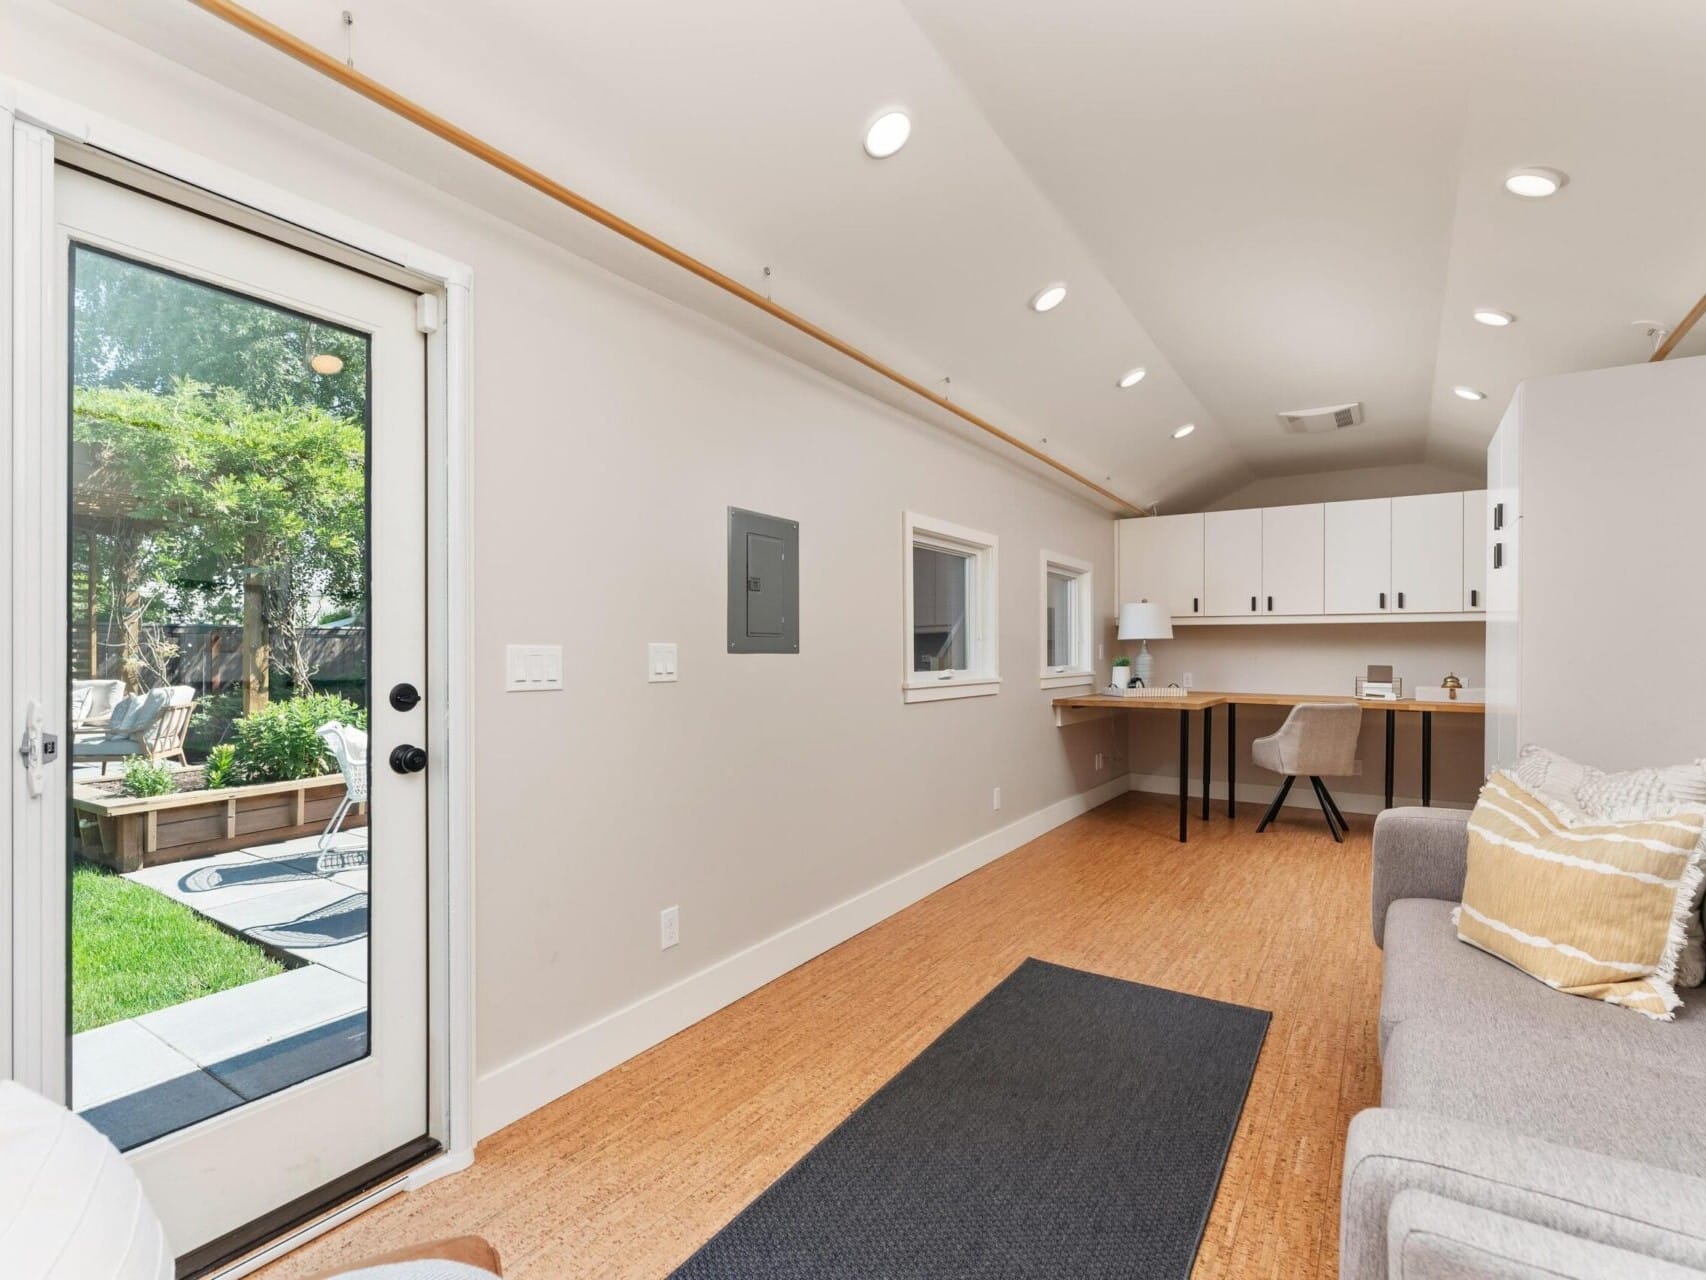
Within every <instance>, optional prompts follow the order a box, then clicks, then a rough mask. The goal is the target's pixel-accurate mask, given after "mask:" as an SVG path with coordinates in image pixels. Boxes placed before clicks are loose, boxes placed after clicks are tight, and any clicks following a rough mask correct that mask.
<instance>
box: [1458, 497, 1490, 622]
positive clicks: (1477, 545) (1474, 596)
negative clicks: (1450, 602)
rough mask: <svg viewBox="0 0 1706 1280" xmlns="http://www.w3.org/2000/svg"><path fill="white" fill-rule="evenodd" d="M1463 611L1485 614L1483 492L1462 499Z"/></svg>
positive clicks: (1485, 574)
mask: <svg viewBox="0 0 1706 1280" xmlns="http://www.w3.org/2000/svg"><path fill="white" fill-rule="evenodd" d="M1463 608H1464V609H1465V610H1467V611H1468V612H1470V613H1485V612H1486V611H1487V491H1486V490H1485V489H1476V490H1473V491H1471V492H1469V493H1466V494H1464V495H1463Z"/></svg>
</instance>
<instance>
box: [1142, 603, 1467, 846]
mask: <svg viewBox="0 0 1706 1280" xmlns="http://www.w3.org/2000/svg"><path fill="white" fill-rule="evenodd" d="M1485 634H1486V628H1485V626H1484V625H1483V624H1481V623H1479V622H1438V623H1432V622H1406V623H1399V622H1392V623H1368V624H1362V625H1355V624H1343V623H1339V624H1322V625H1311V624H1303V625H1297V626H1268V627H1196V626H1192V627H1177V628H1175V629H1174V631H1173V639H1171V640H1156V641H1151V642H1150V646H1149V648H1150V652H1151V653H1153V654H1154V656H1155V675H1156V679H1157V680H1159V681H1160V682H1161V683H1163V684H1167V683H1171V682H1173V681H1177V680H1180V679H1181V677H1182V676H1183V675H1184V673H1186V672H1189V673H1190V674H1191V678H1192V683H1193V684H1194V685H1195V687H1196V688H1199V689H1248V690H1255V691H1261V692H1268V693H1330V694H1348V693H1353V692H1355V688H1356V685H1355V681H1356V677H1357V676H1358V675H1360V674H1362V673H1363V672H1364V671H1366V669H1367V667H1368V665H1369V664H1370V663H1371V662H1373V663H1390V664H1391V666H1392V669H1393V673H1394V674H1395V675H1398V676H1401V677H1402V678H1403V680H1404V687H1405V689H1406V691H1408V690H1411V689H1414V688H1416V687H1418V686H1422V685H1438V684H1439V682H1440V681H1441V680H1442V679H1444V678H1445V676H1446V674H1447V673H1448V672H1451V673H1455V674H1456V675H1457V676H1458V677H1459V678H1460V679H1461V680H1462V681H1463V683H1464V684H1465V685H1467V686H1469V687H1471V688H1478V687H1480V686H1481V684H1482V681H1483V671H1484V666H1483V663H1484V660H1485ZM1285 716H1286V711H1285V708H1283V707H1255V706H1245V707H1239V708H1238V793H1239V799H1241V800H1257V799H1259V800H1261V801H1263V802H1264V803H1265V802H1266V801H1267V800H1269V799H1271V798H1272V796H1273V792H1274V789H1275V788H1276V787H1277V786H1278V785H1279V778H1278V776H1277V775H1275V774H1271V773H1269V772H1267V771H1266V770H1265V769H1258V768H1257V767H1256V766H1255V764H1254V763H1252V762H1251V759H1250V740H1251V739H1252V738H1257V737H1261V736H1262V735H1264V734H1268V733H1272V732H1273V731H1274V730H1275V729H1277V728H1279V726H1280V722H1281V721H1283V720H1284V719H1285ZM1171 719H1172V718H1171V717H1162V718H1161V719H1152V718H1151V717H1150V716H1146V715H1145V716H1132V717H1131V720H1132V721H1133V724H1132V727H1131V744H1130V752H1131V754H1130V765H1129V768H1130V770H1131V772H1132V773H1133V774H1135V775H1136V776H1137V778H1138V779H1139V785H1140V786H1141V787H1142V788H1143V789H1146V790H1158V791H1175V790H1176V789H1177V787H1178V781H1177V780H1178V776H1179V772H1178V758H1179V745H1178V734H1177V730H1176V729H1175V727H1174V726H1173V724H1172V723H1171ZM1215 731H1216V738H1215V746H1214V753H1213V768H1212V770H1211V777H1212V779H1213V780H1214V783H1215V784H1216V790H1215V794H1218V795H1223V794H1225V791H1224V788H1225V781H1226V738H1225V732H1226V719H1225V713H1224V712H1216V713H1215ZM1385 733H1386V726H1385V717H1384V716H1383V715H1382V714H1381V713H1379V712H1374V711H1371V712H1369V713H1367V714H1366V715H1365V716H1364V717H1363V727H1362V740H1361V742H1360V743H1359V744H1358V747H1357V755H1358V757H1359V758H1360V759H1361V761H1362V766H1363V774H1362V776H1361V777H1360V778H1347V779H1345V780H1343V781H1342V782H1341V781H1338V780H1329V786H1331V787H1332V789H1333V795H1334V798H1335V799H1337V800H1338V802H1339V807H1340V808H1342V809H1347V810H1349V809H1353V808H1354V809H1357V810H1359V811H1364V812H1371V811H1374V810H1377V809H1378V808H1379V807H1380V804H1381V802H1383V800H1384V796H1383V794H1382V793H1383V788H1384V783H1383V779H1382V770H1383V768H1384V764H1383V762H1384V760H1385V752H1386V745H1385ZM1200 734H1201V724H1200V721H1199V720H1198V719H1197V718H1196V717H1193V718H1192V724H1191V739H1192V750H1191V769H1190V772H1191V777H1192V778H1193V779H1197V778H1200V776H1201V773H1200V770H1201V767H1202V765H1201V760H1202V739H1201V737H1200V736H1199V735H1200ZM1420 734H1421V721H1420V717H1419V716H1414V715H1404V716H1400V717H1399V718H1398V752H1397V765H1396V776H1395V778H1394V782H1395V785H1396V793H1397V803H1399V804H1406V803H1408V804H1414V803H1416V802H1417V798H1418V797H1419V795H1420V786H1421V782H1420V773H1419V772H1418V770H1419V762H1420V759H1421V755H1420V751H1421V747H1420ZM1481 759H1482V720H1481V718H1480V717H1479V716H1459V715H1436V716H1435V717H1434V740H1433V801H1434V803H1435V804H1460V805H1467V804H1470V803H1472V802H1473V801H1474V799H1475V796H1476V793H1477V792H1478V791H1479V790H1480V786H1481V782H1482V768H1481ZM1194 785H1195V783H1194V782H1193V786H1194ZM1289 803H1292V804H1300V805H1307V806H1313V805H1314V804H1315V796H1314V793H1313V792H1311V791H1310V790H1309V789H1308V788H1306V787H1305V788H1296V787H1294V788H1293V789H1292V795H1291V797H1290V800H1289Z"/></svg>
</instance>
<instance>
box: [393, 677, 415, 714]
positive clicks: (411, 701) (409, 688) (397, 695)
mask: <svg viewBox="0 0 1706 1280" xmlns="http://www.w3.org/2000/svg"><path fill="white" fill-rule="evenodd" d="M420 705H421V691H420V690H419V689H417V688H415V686H414V685H412V684H410V683H409V682H408V681H406V680H405V681H404V682H403V683H402V684H399V685H395V686H393V687H392V689H391V709H392V710H393V711H413V710H414V709H415V708H416V707H418V706H420Z"/></svg>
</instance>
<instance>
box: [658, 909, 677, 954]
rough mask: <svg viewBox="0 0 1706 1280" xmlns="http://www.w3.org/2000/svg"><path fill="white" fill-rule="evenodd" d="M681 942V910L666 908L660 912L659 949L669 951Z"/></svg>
mask: <svg viewBox="0 0 1706 1280" xmlns="http://www.w3.org/2000/svg"><path fill="white" fill-rule="evenodd" d="M680 941H681V908H680V907H665V908H664V909H663V910H662V911H660V912H658V948H659V950H662V951H668V950H669V949H670V948H671V947H673V946H675V945H676V944H677V943H679V942H680Z"/></svg>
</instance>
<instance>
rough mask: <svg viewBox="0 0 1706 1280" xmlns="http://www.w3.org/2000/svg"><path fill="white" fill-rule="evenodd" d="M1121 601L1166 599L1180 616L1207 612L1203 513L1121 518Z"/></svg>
mask: <svg viewBox="0 0 1706 1280" xmlns="http://www.w3.org/2000/svg"><path fill="white" fill-rule="evenodd" d="M1119 549H1120V581H1119V597H1120V598H1119V600H1118V602H1117V603H1120V604H1126V603H1129V602H1134V601H1138V600H1160V601H1165V602H1166V604H1167V606H1168V612H1170V613H1171V614H1172V615H1173V616H1174V617H1175V618H1189V617H1193V616H1195V617H1200V616H1201V615H1202V612H1203V517H1202V514H1201V513H1200V512H1193V513H1192V514H1190V515H1182V516H1148V517H1145V518H1142V519H1137V520H1122V521H1120V543H1119Z"/></svg>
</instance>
